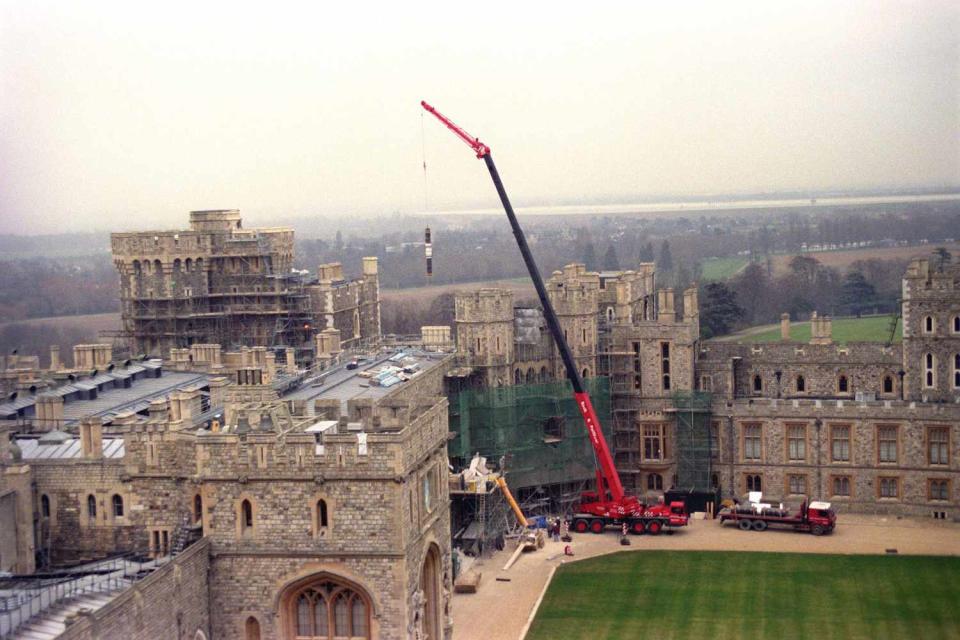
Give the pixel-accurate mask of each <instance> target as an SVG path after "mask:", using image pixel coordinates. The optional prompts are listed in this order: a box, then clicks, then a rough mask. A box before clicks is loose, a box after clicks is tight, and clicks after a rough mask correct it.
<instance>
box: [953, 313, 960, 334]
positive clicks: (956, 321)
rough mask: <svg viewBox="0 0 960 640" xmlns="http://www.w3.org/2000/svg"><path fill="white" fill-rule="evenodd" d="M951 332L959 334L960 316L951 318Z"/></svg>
mask: <svg viewBox="0 0 960 640" xmlns="http://www.w3.org/2000/svg"><path fill="white" fill-rule="evenodd" d="M953 332H954V333H960V316H953Z"/></svg>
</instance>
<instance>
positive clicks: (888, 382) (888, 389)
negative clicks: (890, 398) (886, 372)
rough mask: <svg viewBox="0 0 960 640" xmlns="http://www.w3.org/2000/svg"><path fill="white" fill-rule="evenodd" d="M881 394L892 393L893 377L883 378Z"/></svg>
mask: <svg viewBox="0 0 960 640" xmlns="http://www.w3.org/2000/svg"><path fill="white" fill-rule="evenodd" d="M883 392H884V393H893V377H892V376H883Z"/></svg>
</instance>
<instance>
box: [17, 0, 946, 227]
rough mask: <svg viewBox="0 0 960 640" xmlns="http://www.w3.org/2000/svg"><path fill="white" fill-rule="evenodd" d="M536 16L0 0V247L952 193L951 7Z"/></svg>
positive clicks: (566, 11) (492, 8) (629, 10)
mask: <svg viewBox="0 0 960 640" xmlns="http://www.w3.org/2000/svg"><path fill="white" fill-rule="evenodd" d="M529 4H534V3H525V2H517V1H516V0H514V1H513V2H508V3H498V2H482V3H475V2H474V3H462V2H449V1H447V2H443V3H439V4H436V5H431V6H428V5H426V4H424V3H418V2H392V3H389V4H385V5H384V6H363V5H362V4H361V3H353V2H314V3H310V4H309V5H307V6H301V5H285V4H282V3H266V2H259V3H252V4H251V5H249V6H247V5H244V6H241V5H240V4H238V3H236V2H234V3H229V4H226V3H225V4H222V5H219V6H213V5H212V4H211V3H207V2H199V1H193V2H189V3H183V4H178V3H173V2H163V3H149V4H148V3H145V2H117V3H102V2H92V1H86V2H37V1H23V2H7V1H4V0H0V232H16V233H46V232H53V231H73V230H82V229H85V228H86V229H97V230H105V229H115V230H122V229H138V228H140V229H146V228H174V227H178V226H183V225H185V222H186V215H187V211H189V210H190V209H207V208H239V209H241V210H242V211H243V212H244V214H245V218H246V219H248V221H250V222H251V223H257V222H260V223H264V222H269V220H270V219H271V218H273V217H281V216H282V217H289V216H300V215H308V214H326V215H330V214H343V215H358V214H363V215H384V216H386V215H393V214H394V213H395V212H405V213H415V212H419V211H422V210H424V207H425V202H426V208H427V210H429V211H442V210H444V209H460V208H471V207H492V206H496V204H497V201H496V194H495V192H494V191H493V188H492V186H491V184H490V182H489V177H488V175H487V173H486V171H485V170H484V168H483V165H482V163H481V162H479V161H478V160H476V159H475V158H473V157H472V155H471V153H470V151H469V149H467V147H466V146H465V145H463V144H462V143H461V142H459V141H458V140H456V138H454V137H453V136H452V135H451V134H450V133H448V132H447V131H446V130H444V129H443V128H442V127H441V126H440V125H439V123H437V122H435V121H433V120H432V119H430V120H423V119H422V118H421V112H420V108H419V101H420V100H421V99H423V98H425V99H427V101H428V102H431V103H433V104H434V105H435V106H436V107H437V108H438V109H440V110H441V111H443V112H445V113H447V114H448V115H449V116H451V117H452V118H453V119H454V120H455V121H456V122H457V123H459V124H460V125H461V126H463V127H464V128H466V129H467V130H468V131H469V132H470V133H472V134H474V135H476V136H478V137H480V138H481V139H482V140H483V141H484V142H486V143H488V144H489V145H490V146H491V147H492V148H493V155H494V158H495V159H496V160H497V164H498V166H499V168H500V171H501V174H502V175H503V177H504V181H505V183H506V185H507V189H508V191H509V192H510V194H511V197H512V199H513V200H514V204H517V205H523V204H549V203H551V202H561V201H562V202H569V201H571V200H576V201H583V202H595V201H610V200H611V199H614V200H620V201H630V199H631V198H641V197H646V196H650V195H656V194H689V195H695V194H712V193H743V192H757V191H777V190H787V189H828V188H838V187H839V188H846V187H852V188H853V187H855V188H863V187H886V186H929V185H941V186H942V185H956V184H958V183H960V10H958V8H957V6H958V3H957V2H954V1H943V2H939V1H932V0H931V1H925V2H863V3H861V2H836V1H834V2H822V3H819V2H797V3H783V2H769V1H767V2H757V3H731V2H710V3H704V4H688V3H682V4H680V6H678V7H674V6H673V5H674V4H677V3H669V2H656V3H650V4H641V3H636V2H632V3H624V4H623V5H620V6H610V5H607V8H606V9H592V8H591V9H588V8H586V7H587V6H588V4H592V3H584V2H579V3H576V4H573V3H570V4H569V5H565V4H564V3H557V2H552V3H535V4H537V5H538V7H539V8H532V7H528V6H527V5H529ZM458 7H469V9H461V8H458ZM428 117H429V116H428ZM424 149H425V153H424ZM424 155H425V156H426V161H427V166H428V170H427V181H426V183H427V184H426V189H425V186H424V175H423V169H422V162H423V159H424Z"/></svg>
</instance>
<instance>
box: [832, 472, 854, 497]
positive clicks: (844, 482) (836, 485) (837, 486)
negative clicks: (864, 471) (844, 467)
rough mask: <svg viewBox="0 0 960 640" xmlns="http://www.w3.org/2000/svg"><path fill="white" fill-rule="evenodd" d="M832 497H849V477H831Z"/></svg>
mask: <svg viewBox="0 0 960 640" xmlns="http://www.w3.org/2000/svg"><path fill="white" fill-rule="evenodd" d="M833 495H835V496H843V497H850V476H833Z"/></svg>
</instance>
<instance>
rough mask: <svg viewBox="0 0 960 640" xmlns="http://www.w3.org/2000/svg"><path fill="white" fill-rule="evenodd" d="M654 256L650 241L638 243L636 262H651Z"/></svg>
mask: <svg viewBox="0 0 960 640" xmlns="http://www.w3.org/2000/svg"><path fill="white" fill-rule="evenodd" d="M655 258H656V256H654V253H653V243H652V242H647V243H646V244H642V245H640V255H638V256H637V262H653V261H654V260H655Z"/></svg>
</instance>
